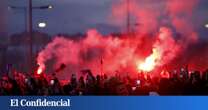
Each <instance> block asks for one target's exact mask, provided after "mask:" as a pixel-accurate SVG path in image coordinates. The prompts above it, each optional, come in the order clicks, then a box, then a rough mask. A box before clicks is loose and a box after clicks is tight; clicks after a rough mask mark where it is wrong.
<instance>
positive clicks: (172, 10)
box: [37, 0, 198, 76]
mask: <svg viewBox="0 0 208 110" xmlns="http://www.w3.org/2000/svg"><path fill="white" fill-rule="evenodd" d="M130 1H131V2H130V5H129V6H130V8H129V11H130V14H131V16H132V21H131V29H132V28H133V29H132V30H134V31H135V33H136V34H135V35H134V36H129V35H124V36H116V37H115V36H111V35H109V36H102V35H101V34H99V32H97V31H96V30H95V29H92V30H89V31H88V32H87V35H86V37H85V38H83V39H81V40H72V39H67V38H64V36H62V37H60V36H59V37H55V38H54V39H53V41H52V42H51V43H49V44H48V45H47V46H46V47H45V49H43V50H42V51H41V52H40V53H39V55H38V58H37V62H38V64H40V67H41V68H42V69H43V70H47V69H50V68H46V67H47V65H46V64H47V62H53V64H54V68H57V67H59V66H60V65H61V64H66V69H64V72H63V73H65V74H66V75H67V74H69V73H78V72H79V71H80V70H82V69H88V68H89V69H91V70H92V71H93V72H94V73H97V74H99V73H101V68H102V69H103V72H104V73H106V74H114V73H115V71H122V73H137V72H138V71H141V70H142V71H152V70H154V69H156V68H158V67H163V66H165V65H166V64H169V63H170V62H172V61H173V60H174V59H175V58H176V57H177V56H178V55H180V54H181V53H182V52H183V51H184V50H185V49H186V48H187V47H188V46H189V45H190V44H191V43H193V42H196V41H197V38H198V37H197V33H196V32H195V31H194V27H193V24H192V23H191V18H192V11H193V10H194V7H195V6H196V5H197V0H183V1H181V0H180V1H179V0H160V1H157V2H155V0H138V1H136V0H130ZM112 15H113V16H112V17H113V20H112V21H113V22H114V21H117V22H115V23H117V24H119V25H122V24H125V22H126V21H125V20H126V0H123V1H122V2H119V3H118V4H114V5H113V8H112ZM134 24H139V25H138V27H135V25H134ZM132 25H133V26H132ZM134 28H135V29H134ZM176 33H178V34H179V35H178V34H176ZM101 62H102V63H101ZM53 70H54V69H53ZM63 76H65V75H63ZM67 76H68V75H67Z"/></svg>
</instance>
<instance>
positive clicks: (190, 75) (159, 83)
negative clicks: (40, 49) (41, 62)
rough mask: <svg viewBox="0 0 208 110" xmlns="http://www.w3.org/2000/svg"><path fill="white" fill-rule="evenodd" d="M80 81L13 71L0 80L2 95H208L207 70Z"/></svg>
mask: <svg viewBox="0 0 208 110" xmlns="http://www.w3.org/2000/svg"><path fill="white" fill-rule="evenodd" d="M83 72H85V74H83V75H82V76H80V77H79V78H77V76H76V75H75V74H72V75H71V77H70V78H69V82H68V83H65V84H62V83H61V81H60V80H59V79H58V78H57V77H56V74H52V75H51V76H49V75H45V74H40V75H29V74H22V73H17V72H14V73H12V76H11V75H7V76H3V77H1V79H0V95H41V96H51V95H125V96H126V95H208V70H206V71H204V72H201V73H200V72H199V71H193V72H190V71H188V70H183V71H179V72H177V71H173V72H167V71H163V72H161V74H160V75H158V76H154V77H152V76H151V74H146V73H142V72H141V73H138V76H137V77H136V78H131V77H130V76H125V77H123V76H122V77H121V76H120V75H119V74H116V75H114V76H107V75H106V74H104V75H96V76H94V75H93V74H92V72H91V71H90V70H85V71H83Z"/></svg>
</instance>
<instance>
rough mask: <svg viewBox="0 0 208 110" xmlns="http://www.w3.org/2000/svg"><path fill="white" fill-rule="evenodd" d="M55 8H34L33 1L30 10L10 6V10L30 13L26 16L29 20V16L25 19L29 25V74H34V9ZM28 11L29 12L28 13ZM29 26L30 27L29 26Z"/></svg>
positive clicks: (29, 3)
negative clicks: (22, 10) (21, 10)
mask: <svg viewBox="0 0 208 110" xmlns="http://www.w3.org/2000/svg"><path fill="white" fill-rule="evenodd" d="M52 8H53V6H52V5H46V6H39V7H33V6H32V0H29V1H28V8H27V7H15V6H9V7H8V9H24V10H25V13H26V12H28V13H27V14H25V16H26V15H28V20H27V16H26V17H25V21H26V22H28V23H25V25H26V27H27V32H28V36H29V41H28V42H29V58H28V64H29V65H28V66H29V72H30V74H31V73H33V37H32V30H33V29H32V24H33V20H32V12H33V9H52ZM27 9H28V11H27ZM27 24H28V25H27ZM40 25H41V26H42V27H45V26H46V24H45V26H44V24H40Z"/></svg>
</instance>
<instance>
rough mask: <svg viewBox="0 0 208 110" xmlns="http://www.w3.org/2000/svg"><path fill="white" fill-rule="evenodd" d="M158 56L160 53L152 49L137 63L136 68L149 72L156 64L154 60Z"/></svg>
mask: <svg viewBox="0 0 208 110" xmlns="http://www.w3.org/2000/svg"><path fill="white" fill-rule="evenodd" d="M159 58H160V54H159V52H158V51H157V50H156V49H153V53H152V54H151V55H150V56H148V57H147V58H146V59H145V61H144V62H143V63H140V64H138V65H137V68H138V70H141V71H145V72H149V71H152V70H153V69H154V68H155V66H156V61H157V60H158V59H159Z"/></svg>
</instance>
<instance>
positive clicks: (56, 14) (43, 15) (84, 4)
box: [0, 0, 208, 35]
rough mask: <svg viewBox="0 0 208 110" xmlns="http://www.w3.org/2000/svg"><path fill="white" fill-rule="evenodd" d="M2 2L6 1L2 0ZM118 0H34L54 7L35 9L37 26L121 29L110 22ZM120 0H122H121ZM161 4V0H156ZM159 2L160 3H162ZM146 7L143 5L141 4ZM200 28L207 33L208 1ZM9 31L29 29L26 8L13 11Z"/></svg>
mask: <svg viewBox="0 0 208 110" xmlns="http://www.w3.org/2000/svg"><path fill="white" fill-rule="evenodd" d="M1 1H2V0H1ZM1 1H0V2H1ZM8 1H9V5H13V6H26V5H27V0H8ZM112 1H115V0H33V4H34V6H41V5H48V4H51V5H53V6H54V8H53V9H51V10H34V11H33V20H34V24H33V28H34V29H36V30H39V31H42V32H47V33H49V34H51V35H53V34H57V33H70V34H72V33H78V32H84V31H86V30H87V29H89V28H93V27H97V28H98V29H101V30H100V31H101V32H103V33H105V32H107V33H108V32H112V31H117V28H116V26H114V25H113V24H111V23H110V22H109V15H110V14H109V12H110V11H111V6H112ZM117 1H118V0H117ZM155 4H156V5H157V2H155ZM158 5H159V4H158ZM141 6H142V4H141ZM194 15H195V16H197V17H196V19H195V21H194V22H196V27H197V29H199V31H200V32H201V33H202V34H203V33H206V32H205V31H207V30H205V29H203V28H204V27H203V25H204V24H205V23H206V22H208V0H200V4H199V6H198V8H197V11H196V13H194ZM8 17H9V33H10V34H11V33H16V32H21V31H23V30H24V29H25V13H24V11H23V10H9V11H8ZM38 22H47V27H46V28H44V29H39V28H37V23H38Z"/></svg>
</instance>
